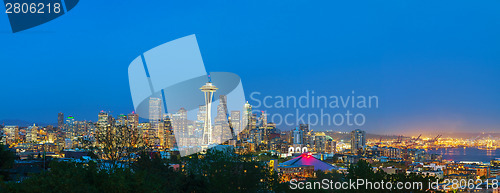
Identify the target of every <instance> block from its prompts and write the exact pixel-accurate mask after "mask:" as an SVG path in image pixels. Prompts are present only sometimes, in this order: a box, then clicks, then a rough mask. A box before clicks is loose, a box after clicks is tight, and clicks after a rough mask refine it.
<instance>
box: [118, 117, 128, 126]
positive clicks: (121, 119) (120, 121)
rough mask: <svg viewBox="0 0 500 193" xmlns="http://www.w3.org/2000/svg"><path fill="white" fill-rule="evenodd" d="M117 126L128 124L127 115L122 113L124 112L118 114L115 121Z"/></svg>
mask: <svg viewBox="0 0 500 193" xmlns="http://www.w3.org/2000/svg"><path fill="white" fill-rule="evenodd" d="M115 124H116V125H117V126H124V127H126V126H128V119H127V115H124V114H120V115H118V118H117V120H116V123H115Z"/></svg>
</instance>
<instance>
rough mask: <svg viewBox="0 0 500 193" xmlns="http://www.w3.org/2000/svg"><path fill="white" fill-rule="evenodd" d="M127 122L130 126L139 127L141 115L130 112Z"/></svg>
mask: <svg viewBox="0 0 500 193" xmlns="http://www.w3.org/2000/svg"><path fill="white" fill-rule="evenodd" d="M127 123H128V127H130V128H133V129H135V128H137V126H139V115H138V114H136V113H135V112H132V113H130V114H128V115H127Z"/></svg>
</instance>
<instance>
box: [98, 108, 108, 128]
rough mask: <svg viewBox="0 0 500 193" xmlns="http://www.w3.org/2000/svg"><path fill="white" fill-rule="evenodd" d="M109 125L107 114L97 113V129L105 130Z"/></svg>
mask: <svg viewBox="0 0 500 193" xmlns="http://www.w3.org/2000/svg"><path fill="white" fill-rule="evenodd" d="M109 125H110V122H109V114H108V113H106V112H104V111H101V112H99V115H98V117H97V127H98V128H99V129H105V128H107V127H108V126H109Z"/></svg>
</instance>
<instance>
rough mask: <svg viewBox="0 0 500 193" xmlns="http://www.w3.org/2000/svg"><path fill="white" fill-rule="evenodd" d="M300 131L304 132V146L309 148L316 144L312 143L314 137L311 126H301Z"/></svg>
mask: <svg viewBox="0 0 500 193" xmlns="http://www.w3.org/2000/svg"><path fill="white" fill-rule="evenodd" d="M299 129H300V130H301V131H302V133H303V136H304V137H303V138H302V144H304V145H306V146H307V147H312V146H314V142H313V141H312V139H313V136H312V133H311V130H310V129H309V124H300V125H299Z"/></svg>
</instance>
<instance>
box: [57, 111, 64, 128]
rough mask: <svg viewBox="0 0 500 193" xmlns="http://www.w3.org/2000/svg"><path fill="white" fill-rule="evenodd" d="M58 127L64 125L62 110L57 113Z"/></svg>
mask: <svg viewBox="0 0 500 193" xmlns="http://www.w3.org/2000/svg"><path fill="white" fill-rule="evenodd" d="M57 127H59V129H62V128H63V127H64V113H62V112H60V113H58V114H57Z"/></svg>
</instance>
